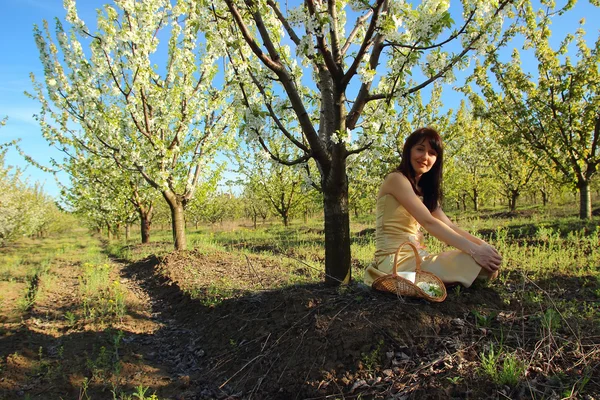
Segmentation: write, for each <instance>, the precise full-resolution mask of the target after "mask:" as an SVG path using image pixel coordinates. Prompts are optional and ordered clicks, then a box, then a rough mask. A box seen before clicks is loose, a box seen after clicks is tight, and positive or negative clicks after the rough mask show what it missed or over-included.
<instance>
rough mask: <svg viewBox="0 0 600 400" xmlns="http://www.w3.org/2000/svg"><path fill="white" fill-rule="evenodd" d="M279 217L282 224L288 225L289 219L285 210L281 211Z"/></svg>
mask: <svg viewBox="0 0 600 400" xmlns="http://www.w3.org/2000/svg"><path fill="white" fill-rule="evenodd" d="M281 219H282V220H283V226H288V224H289V221H288V213H287V212H282V213H281Z"/></svg>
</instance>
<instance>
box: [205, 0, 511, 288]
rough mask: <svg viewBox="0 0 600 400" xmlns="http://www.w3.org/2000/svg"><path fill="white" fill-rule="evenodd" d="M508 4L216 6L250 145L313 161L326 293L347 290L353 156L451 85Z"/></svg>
mask: <svg viewBox="0 0 600 400" xmlns="http://www.w3.org/2000/svg"><path fill="white" fill-rule="evenodd" d="M513 2H514V1H512V0H496V1H483V0H468V1H463V2H462V5H463V10H462V13H460V12H457V13H454V14H452V15H451V12H450V9H449V6H450V4H449V3H450V2H449V1H447V0H435V1H423V2H422V3H421V4H419V5H417V6H416V7H415V8H413V5H412V4H411V3H409V2H403V1H392V0H372V1H357V0H351V1H344V0H341V1H336V0H331V1H322V0H306V1H304V2H302V3H301V4H299V5H297V6H295V7H288V5H287V4H288V3H283V2H282V3H280V2H277V1H275V0H244V1H239V0H222V1H216V0H215V1H213V4H214V15H215V22H216V24H217V26H218V27H219V28H218V29H216V30H215V34H214V35H212V36H210V39H212V40H214V41H216V42H217V43H221V44H220V45H218V47H221V48H224V49H229V54H228V56H229V58H230V60H231V64H232V73H235V74H236V76H237V77H238V79H239V88H240V95H239V98H240V101H241V102H242V103H243V104H245V106H246V107H247V108H248V112H247V113H246V122H247V123H248V125H249V126H250V127H252V128H253V134H254V140H257V141H259V142H260V143H261V145H262V146H263V148H264V150H265V151H270V149H269V135H270V134H271V133H273V134H277V135H283V136H284V137H285V138H287V140H289V141H290V142H291V143H293V144H294V145H295V146H297V147H298V148H299V149H300V151H301V152H302V155H301V156H300V157H299V158H296V159H293V160H291V159H285V158H282V157H280V155H278V154H277V153H275V152H271V157H272V158H273V159H276V160H278V161H280V162H282V163H284V164H296V163H305V162H306V161H307V160H308V159H309V158H312V159H314V161H315V162H316V165H317V168H318V172H319V175H320V177H319V179H320V182H319V186H320V187H321V189H322V191H323V211H324V218H325V273H326V282H328V283H332V284H339V283H347V282H349V281H350V279H351V271H350V230H349V212H348V184H349V182H348V178H347V174H346V162H347V161H346V160H347V159H348V157H350V156H352V155H353V154H356V153H360V152H361V151H363V150H365V149H366V148H368V147H369V145H370V144H371V143H372V142H374V141H376V140H377V136H378V135H380V134H381V128H382V126H386V124H385V121H391V120H393V119H394V116H395V110H397V109H398V108H400V109H401V108H403V107H404V106H405V105H406V104H407V102H408V101H409V98H410V95H411V94H412V93H415V92H417V91H419V90H421V89H422V88H424V87H426V86H427V85H429V84H430V83H432V82H434V81H436V80H438V79H445V80H448V81H451V80H452V79H453V72H452V71H453V69H454V68H456V67H459V66H464V65H465V63H466V62H467V55H468V53H469V51H470V50H473V49H475V48H478V49H483V48H485V46H486V44H487V43H489V42H490V41H492V40H494V39H496V38H497V35H498V34H499V31H500V29H501V24H502V20H503V16H504V15H505V13H506V12H507V11H508V10H509V8H510V7H509V5H510V3H513ZM456 16H458V17H460V18H462V21H460V22H459V23H457V24H455V23H454V21H453V17H456ZM232 20H233V21H234V23H233V24H231V21H232ZM354 21H355V22H354ZM419 68H420V70H421V71H422V75H421V74H419V73H417V71H416V70H417V69H419ZM413 72H415V74H414V75H413ZM387 125H388V126H389V124H387ZM265 127H273V128H275V129H266V128H265Z"/></svg>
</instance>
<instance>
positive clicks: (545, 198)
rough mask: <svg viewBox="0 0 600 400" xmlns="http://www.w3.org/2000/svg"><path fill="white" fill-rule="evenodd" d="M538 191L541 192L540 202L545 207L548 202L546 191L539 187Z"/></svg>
mask: <svg viewBox="0 0 600 400" xmlns="http://www.w3.org/2000/svg"><path fill="white" fill-rule="evenodd" d="M540 192H541V193H542V204H543V205H544V207H546V205H547V204H548V192H547V191H545V190H543V189H540Z"/></svg>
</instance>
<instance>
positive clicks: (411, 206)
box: [364, 128, 502, 287]
mask: <svg viewBox="0 0 600 400" xmlns="http://www.w3.org/2000/svg"><path fill="white" fill-rule="evenodd" d="M442 166H443V149H442V140H441V138H440V135H439V134H438V133H437V131H435V130H434V129H432V128H421V129H417V130H416V131H415V132H413V133H412V134H411V135H410V136H409V137H408V138H407V139H406V142H405V143H404V149H403V151H402V161H401V164H400V166H399V167H398V169H397V170H396V171H394V172H392V173H390V174H389V175H388V176H386V178H385V180H384V181H383V184H382V185H381V188H380V189H379V194H378V196H377V225H376V251H375V264H374V265H373V266H370V267H369V268H367V270H366V271H365V279H364V281H365V283H366V284H368V285H371V284H372V283H373V281H374V280H375V279H377V278H378V277H380V276H383V275H386V274H389V273H391V271H392V265H393V262H394V254H395V252H396V250H397V249H398V247H399V246H400V245H401V244H402V243H404V242H406V241H410V242H413V244H415V245H416V246H417V248H419V249H420V251H419V253H420V255H421V257H422V259H423V262H422V264H421V269H422V270H424V271H428V272H431V273H433V274H435V275H436V276H437V277H438V278H440V279H441V280H442V281H443V282H444V283H445V284H446V285H447V286H449V285H453V284H461V285H463V286H465V287H469V286H471V284H472V283H473V281H474V280H475V279H476V278H478V277H480V278H487V279H493V278H495V277H496V276H497V274H498V268H500V263H501V262H502V257H501V256H500V254H499V253H498V251H497V250H496V249H494V248H493V247H492V246H490V245H489V244H487V243H486V242H484V241H483V240H481V239H479V238H477V237H475V236H473V235H471V234H469V233H468V232H466V231H464V230H462V229H460V228H459V227H458V226H456V224H454V223H453V222H452V221H450V219H449V218H448V217H447V216H446V214H444V212H443V211H442V209H441V207H440V205H439V200H440V197H441V180H442ZM421 226H422V227H423V228H425V230H426V231H427V232H429V233H430V234H431V235H433V236H435V237H436V238H438V239H439V240H441V241H443V242H444V243H446V244H449V245H451V246H453V247H455V248H457V249H458V250H452V251H446V252H443V253H441V254H438V255H429V254H428V253H427V252H426V251H424V250H423V249H424V247H423V243H422V240H423V235H422V234H421V232H420V231H419V229H420V227H421ZM397 264H398V271H414V270H415V265H416V264H415V256H414V253H413V251H412V249H411V248H410V247H409V246H404V247H403V248H402V250H401V251H400V253H399V254H398V261H397Z"/></svg>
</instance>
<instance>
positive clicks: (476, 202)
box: [473, 188, 479, 211]
mask: <svg viewBox="0 0 600 400" xmlns="http://www.w3.org/2000/svg"><path fill="white" fill-rule="evenodd" d="M473 210H474V211H479V192H478V191H477V188H473Z"/></svg>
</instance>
